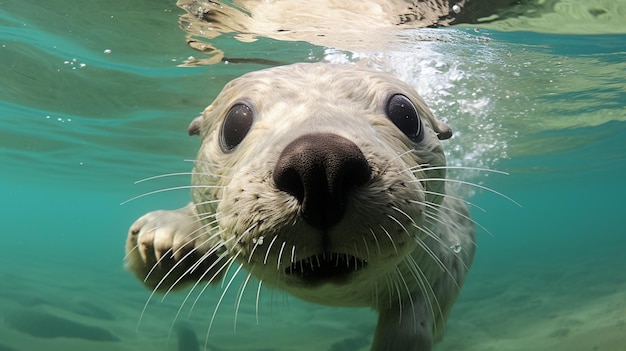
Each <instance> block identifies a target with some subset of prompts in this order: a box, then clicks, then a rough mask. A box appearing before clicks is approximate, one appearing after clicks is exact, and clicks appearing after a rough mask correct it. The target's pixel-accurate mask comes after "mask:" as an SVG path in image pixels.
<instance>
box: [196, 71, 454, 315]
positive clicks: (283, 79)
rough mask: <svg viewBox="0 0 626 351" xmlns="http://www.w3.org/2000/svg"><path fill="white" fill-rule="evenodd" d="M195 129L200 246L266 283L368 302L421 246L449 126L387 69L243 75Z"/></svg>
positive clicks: (338, 300)
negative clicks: (204, 238) (204, 237)
mask: <svg viewBox="0 0 626 351" xmlns="http://www.w3.org/2000/svg"><path fill="white" fill-rule="evenodd" d="M270 77H271V79H270ZM190 132H194V133H198V134H200V136H201V138H202V146H201V148H200V151H199V154H198V159H197V162H196V164H195V168H194V176H193V185H194V188H193V191H192V197H193V200H194V202H195V204H196V208H197V211H198V213H199V216H200V217H201V218H202V220H203V223H204V224H205V228H206V230H207V231H208V232H209V234H210V235H209V237H210V238H211V239H210V243H209V244H210V245H213V246H215V248H216V250H217V251H218V252H224V253H225V254H226V255H228V257H230V258H232V259H233V260H236V261H238V262H239V263H241V264H242V265H243V266H244V267H245V268H246V269H248V270H249V271H250V272H251V273H252V274H254V275H255V276H256V277H258V278H259V279H261V280H263V281H264V283H265V284H266V285H267V284H269V285H272V286H276V287H279V288H281V289H284V290H287V291H289V292H291V293H293V294H294V295H296V296H298V297H301V298H303V299H306V300H310V301H314V302H318V303H323V304H332V305H334V304H336V305H368V304H370V302H371V300H372V297H373V296H378V294H381V295H382V294H385V293H386V292H387V289H388V288H387V285H388V284H387V283H385V281H397V280H398V279H396V278H394V277H396V275H398V274H400V272H399V271H398V269H397V268H396V267H397V266H398V265H399V263H401V262H403V261H405V263H406V264H407V265H409V266H411V262H410V260H412V258H411V254H412V253H413V252H414V251H415V250H425V251H427V250H428V249H427V248H426V247H424V245H421V243H422V239H424V238H425V237H426V236H432V235H433V233H432V231H431V230H430V229H429V227H431V226H430V225H429V223H432V222H433V221H436V219H435V218H429V212H430V211H432V210H431V209H432V208H435V207H436V206H437V205H438V204H439V203H440V201H441V196H442V195H443V192H444V186H443V182H441V181H438V180H437V179H440V178H443V176H444V169H443V167H444V166H445V158H444V154H443V150H442V148H441V145H440V143H439V140H438V137H439V138H445V137H449V135H450V131H449V129H447V127H446V126H445V125H444V124H443V123H441V122H439V121H437V120H436V119H435V118H434V117H433V115H432V113H431V112H430V111H429V110H428V108H427V107H426V105H425V103H424V102H423V101H422V99H421V98H420V97H419V96H418V95H417V93H416V92H415V91H414V90H413V89H412V88H411V87H409V86H408V85H406V84H405V83H403V82H401V81H399V80H396V79H395V78H392V77H390V76H389V75H386V74H383V73H378V72H373V71H369V70H364V69H360V68H356V67H346V66H334V65H328V64H298V65H291V66H287V67H278V68H273V69H269V70H264V71H257V72H254V73H250V74H247V75H246V76H245V77H243V78H239V79H236V80H234V81H232V82H231V83H229V84H228V85H227V86H226V87H225V88H224V90H223V91H222V93H221V94H220V96H218V98H217V99H216V100H215V102H214V103H213V105H211V106H209V107H208V108H207V109H206V110H205V111H204V113H203V115H202V116H201V119H199V120H196V121H195V122H194V124H192V127H191V129H190ZM226 262H228V261H226ZM379 282H380V284H379ZM378 286H381V289H380V290H381V291H378V290H379V289H378ZM383 286H384V288H383ZM383 290H384V291H383Z"/></svg>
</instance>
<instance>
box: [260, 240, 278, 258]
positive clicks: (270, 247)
mask: <svg viewBox="0 0 626 351" xmlns="http://www.w3.org/2000/svg"><path fill="white" fill-rule="evenodd" d="M277 238H278V235H276V236H274V238H273V239H272V241H271V242H270V244H269V245H268V247H267V251H265V258H264V259H263V264H267V258H268V256H269V255H270V250H272V245H274V242H275V241H276V239H277Z"/></svg>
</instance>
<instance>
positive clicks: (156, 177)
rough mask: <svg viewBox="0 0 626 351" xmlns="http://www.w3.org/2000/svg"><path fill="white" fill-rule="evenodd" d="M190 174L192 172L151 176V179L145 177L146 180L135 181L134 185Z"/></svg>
mask: <svg viewBox="0 0 626 351" xmlns="http://www.w3.org/2000/svg"><path fill="white" fill-rule="evenodd" d="M192 174H193V172H175V173H165V174H159V175H155V176H151V177H147V178H143V179H139V180H136V181H135V183H134V184H140V183H144V182H148V181H151V180H155V179H160V178H167V177H177V176H184V175H185V176H188V175H192Z"/></svg>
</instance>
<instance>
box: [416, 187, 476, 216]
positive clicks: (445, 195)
mask: <svg viewBox="0 0 626 351" xmlns="http://www.w3.org/2000/svg"><path fill="white" fill-rule="evenodd" d="M422 192H423V193H424V194H430V195H435V196H441V197H444V198H448V199H452V200H457V201H461V202H463V203H464V204H466V205H469V206H472V207H475V208H476V209H478V210H480V211H482V212H485V213H486V212H487V210H485V209H484V208H482V207H480V206H478V205H476V204H475V203H472V202H471V201H467V200H465V199H463V198H461V197H458V196H452V195H450V194H446V193H440V192H437V191H430V190H422Z"/></svg>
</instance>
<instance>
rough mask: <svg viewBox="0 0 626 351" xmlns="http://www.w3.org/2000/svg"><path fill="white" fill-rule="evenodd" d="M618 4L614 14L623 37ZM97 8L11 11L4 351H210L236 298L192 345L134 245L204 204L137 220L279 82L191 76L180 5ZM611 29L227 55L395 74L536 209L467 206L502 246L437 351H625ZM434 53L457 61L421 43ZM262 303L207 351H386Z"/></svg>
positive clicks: (285, 301)
mask: <svg viewBox="0 0 626 351" xmlns="http://www.w3.org/2000/svg"><path fill="white" fill-rule="evenodd" d="M600 3H601V2H600ZM569 4H570V5H571V6H575V3H574V4H573V5H572V2H569ZM615 4H616V5H614V6H613V7H611V6H608V5H607V6H606V8H607V10H608V11H609V13H610V14H613V15H614V17H615V16H620V15H621V16H625V15H624V13H626V12H624V11H623V9H624V8H625V7H624V6H623V5H621V2H615ZM101 6H102V5H100V4H99V3H97V2H92V1H64V2H60V1H50V2H35V1H21V2H17V1H6V0H0V77H1V78H2V82H3V84H2V85H1V86H0V153H1V156H2V158H1V160H2V171H1V172H0V191H1V194H2V195H3V200H2V202H1V206H2V210H1V211H0V213H2V215H1V217H0V218H2V221H1V223H2V227H3V230H2V234H1V235H0V267H1V268H0V282H1V283H0V284H1V285H0V350H2V351H5V350H7V351H11V350H19V351H27V350H40V349H46V350H86V349H89V350H183V349H186V350H194V349H197V348H196V345H193V343H191V342H189V343H187V344H184V345H179V344H178V343H179V340H178V339H177V335H183V334H184V333H183V332H180V334H177V333H176V330H179V331H180V330H183V331H185V332H190V331H192V330H193V331H194V332H195V334H196V336H197V338H198V342H199V344H200V346H199V347H200V348H201V347H202V345H203V344H204V343H205V337H206V334H207V329H208V325H209V320H210V316H211V314H212V313H213V311H214V308H215V304H216V301H217V300H218V299H219V297H220V295H221V289H220V288H219V287H218V288H217V289H207V291H205V292H204V293H203V294H202V296H201V297H200V298H199V301H198V303H197V304H196V305H195V306H194V307H193V310H192V311H190V309H191V306H190V305H191V303H186V304H185V307H184V309H183V312H182V313H181V314H180V315H179V316H178V320H182V321H185V324H182V326H181V324H177V325H176V327H174V328H172V325H173V324H174V322H175V320H176V315H177V311H178V308H179V306H180V305H181V303H182V301H183V299H184V298H185V296H186V294H185V293H178V294H171V295H168V296H166V297H165V298H164V299H162V298H161V297H160V296H159V297H156V298H153V299H152V300H151V302H150V303H149V304H148V305H147V307H146V308H145V311H144V305H145V304H146V301H148V298H149V296H150V292H149V291H147V290H145V289H143V288H142V287H141V286H140V284H139V283H138V282H136V281H135V279H134V278H133V277H132V276H131V275H130V274H129V273H128V272H126V271H125V270H124V269H123V263H122V262H123V255H124V240H125V236H126V232H127V229H128V226H129V225H130V224H131V223H132V222H133V221H134V220H135V219H136V218H137V217H138V216H140V215H141V214H143V213H145V212H147V211H151V210H155V209H161V208H166V209H172V208H176V207H179V206H181V205H183V204H184V203H186V201H188V194H187V193H186V191H173V192H166V193H161V194H158V195H154V196H150V197H146V198H141V199H138V200H135V201H132V202H129V203H127V204H125V205H123V206H122V205H120V203H122V202H123V201H125V200H127V199H129V198H132V197H134V196H136V195H138V194H142V193H144V192H147V191H152V190H157V189H162V188H166V187H170V186H178V185H185V184H187V182H188V179H186V178H184V177H179V178H163V179H159V180H154V181H151V182H145V183H140V184H135V183H134V182H135V181H136V180H139V179H143V178H146V177H149V176H152V175H157V174H165V173H171V172H181V171H187V170H189V169H190V167H191V165H190V163H189V162H186V161H185V160H187V159H190V158H193V157H194V156H195V152H196V148H197V139H195V138H189V137H187V135H186V128H187V125H188V123H189V122H190V121H191V119H192V118H193V117H195V116H197V115H198V113H199V112H200V111H201V110H202V109H203V108H204V107H205V106H206V105H208V104H209V103H210V102H211V99H212V98H213V97H214V96H215V95H216V94H217V93H218V92H219V90H220V89H221V87H222V86H223V85H224V84H225V83H226V82H227V81H229V80H230V79H232V78H234V77H236V76H239V75H241V74H243V73H245V72H248V71H252V70H257V69H261V68H265V67H267V66H266V65H264V64H255V63H254V62H249V63H229V64H224V63H221V64H217V65H212V66H198V67H179V65H180V64H182V63H183V62H184V61H185V60H186V59H188V57H189V56H194V57H201V55H202V54H201V53H198V52H197V51H194V50H193V49H191V48H189V47H188V46H187V45H186V43H185V35H184V33H183V31H182V30H181V29H180V28H179V27H178V24H177V21H178V16H179V15H181V14H182V11H181V10H179V9H178V8H177V7H176V6H175V4H173V1H150V2H147V1H113V2H107V5H106V7H107V8H106V9H101V8H100V7H101ZM581 6H582V5H581ZM598 6H599V5H598ZM620 6H621V7H620ZM611 11H612V12H611ZM577 13H579V12H578V11H572V15H571V17H570V18H567V20H568V21H572V18H574V19H576V18H577V17H575V16H574V14H577ZM562 14H563V13H561V15H562ZM601 21H602V18H600V19H599V20H598V21H596V22H594V26H590V27H589V28H593V29H594V31H593V32H591V31H590V32H588V33H585V32H584V28H583V29H581V30H580V32H576V34H572V33H569V34H568V33H559V31H558V30H556V27H559V26H560V23H558V22H555V23H552V24H551V23H550V21H547V23H543V25H542V26H537V27H536V28H539V29H541V30H536V31H533V27H532V26H528V24H527V23H526V24H525V25H524V26H522V25H519V24H517V22H515V21H513V22H510V23H512V24H509V25H519V26H520V27H519V28H518V29H520V30H517V31H516V30H515V28H510V27H506V26H503V27H502V28H492V27H491V25H490V26H485V28H480V29H475V28H474V27H459V28H452V29H441V30H421V31H420V30H407V31H405V32H401V33H398V34H397V43H395V46H394V47H393V48H392V49H390V50H386V51H384V52H372V51H370V52H348V51H345V50H339V49H326V48H323V47H317V46H314V45H312V44H307V43H303V42H280V41H276V40H272V39H263V38H261V39H260V40H258V41H256V42H254V43H245V44H244V43H240V42H238V41H236V40H235V39H233V38H232V36H228V35H225V36H222V37H220V38H217V39H216V40H215V43H216V46H218V47H220V48H221V49H223V50H224V52H226V53H228V54H229V55H231V56H232V57H247V58H259V59H264V60H273V61H276V62H281V63H290V62H301V61H320V60H325V61H331V62H343V61H351V62H355V61H361V62H364V61H366V62H368V64H370V65H372V66H375V67H378V68H381V69H384V70H387V71H389V72H391V73H393V74H396V75H398V76H400V77H401V78H403V79H405V80H406V81H408V82H410V83H412V84H413V85H415V86H416V88H417V89H418V91H420V93H421V94H422V95H423V96H424V98H425V99H426V101H427V103H428V104H429V105H430V106H431V108H432V109H433V111H434V112H435V113H436V114H437V115H438V116H439V117H441V118H444V119H446V120H447V121H448V123H450V124H451V125H452V127H453V129H454V130H455V131H456V132H457V133H456V134H455V137H454V138H453V139H451V140H450V141H449V142H447V143H446V144H445V147H446V148H447V150H448V157H449V162H450V163H451V164H454V165H465V166H473V167H476V166H478V167H490V168H496V169H500V170H503V171H506V172H508V173H509V174H510V175H508V176H501V175H495V176H494V175H489V176H486V175H484V174H481V173H476V174H475V173H474V172H463V173H461V174H458V175H457V176H458V177H461V178H463V179H467V180H469V181H473V182H480V183H481V184H483V185H486V186H488V187H490V188H493V189H496V190H497V191H499V192H502V193H504V194H506V195H507V196H509V197H511V198H513V199H515V201H517V202H519V203H520V204H521V207H518V206H516V205H515V204H513V203H511V202H510V201H508V200H506V199H504V198H502V197H500V196H497V195H494V194H492V193H489V192H481V191H476V189H461V190H462V191H464V192H465V193H466V195H467V196H471V201H472V202H473V203H475V204H476V205H478V206H480V207H481V208H483V209H485V212H483V211H481V210H480V209H477V208H474V210H473V215H474V217H475V218H476V219H477V221H478V222H480V223H481V224H482V225H483V226H484V227H486V228H487V229H488V230H489V233H487V232H485V231H484V230H479V236H478V245H479V248H478V249H479V250H478V253H477V257H476V261H475V265H474V266H473V268H472V271H471V273H470V276H469V278H468V280H467V283H466V285H465V287H464V289H463V292H462V294H461V296H460V298H459V300H458V302H457V304H456V305H455V308H454V310H453V312H452V315H451V317H450V320H449V323H448V329H447V333H446V336H445V338H444V341H443V342H442V343H441V344H439V345H438V346H437V350H520V351H521V350H576V351H578V350H611V351H614V350H617V351H620V350H626V346H625V345H626V273H624V267H626V254H624V247H626V229H624V218H623V217H622V216H623V215H624V214H625V213H626V206H625V205H624V203H623V202H624V199H625V198H626V182H624V180H623V175H622V173H623V172H624V171H626V142H624V140H626V107H625V101H626V34H625V33H626V25H623V24H622V27H620V25H619V24H615V22H614V21H613V22H610V21H609V22H608V24H607V25H606V26H605V27H602V26H600V25H599V24H598V22H601ZM581 23H583V24H584V21H582V22H581ZM618 23H619V22H618ZM621 23H626V20H625V21H623V22H621ZM550 26H552V27H555V30H546V28H551V27H550ZM487 27H489V28H487ZM598 28H600V29H604V30H598ZM521 29H523V30H524V31H521ZM505 30H506V31H505ZM423 33H428V35H430V36H436V37H438V38H439V39H441V40H429V41H421V40H418V38H420V36H421V35H423ZM109 50H110V51H109ZM490 234H491V235H490ZM255 290H256V287H255V288H252V289H250V290H249V291H247V292H246V294H244V302H243V305H242V307H241V310H240V312H239V313H238V316H237V321H236V328H235V320H234V317H235V313H234V307H233V304H234V303H235V299H236V294H237V289H234V290H233V292H232V294H230V293H229V294H228V295H227V296H226V298H225V301H224V303H223V305H222V306H221V307H220V310H219V311H218V313H217V317H216V321H215V322H214V323H213V326H212V328H211V333H210V335H209V338H208V341H206V344H207V345H208V349H210V350H367V349H368V345H369V343H370V340H371V334H372V330H373V328H374V325H375V315H374V314H373V313H372V312H370V311H367V310H352V309H336V308H326V307H320V306H314V305H308V304H305V303H302V302H299V301H297V300H296V299H295V298H293V297H291V298H290V297H286V296H285V295H284V294H282V293H280V292H272V291H265V292H264V294H263V298H262V301H261V306H260V312H259V317H258V319H259V322H258V324H257V318H256V311H255V301H254V300H255V293H256V291H255ZM193 299H195V295H194V297H193V298H192V300H193ZM142 311H144V312H142ZM235 329H236V330H235ZM319 335H324V337H320V336H319Z"/></svg>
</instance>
